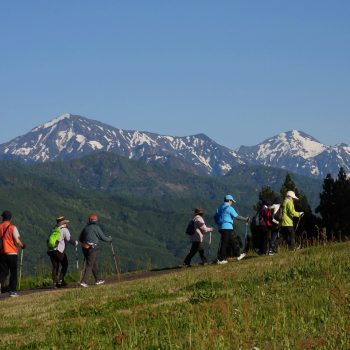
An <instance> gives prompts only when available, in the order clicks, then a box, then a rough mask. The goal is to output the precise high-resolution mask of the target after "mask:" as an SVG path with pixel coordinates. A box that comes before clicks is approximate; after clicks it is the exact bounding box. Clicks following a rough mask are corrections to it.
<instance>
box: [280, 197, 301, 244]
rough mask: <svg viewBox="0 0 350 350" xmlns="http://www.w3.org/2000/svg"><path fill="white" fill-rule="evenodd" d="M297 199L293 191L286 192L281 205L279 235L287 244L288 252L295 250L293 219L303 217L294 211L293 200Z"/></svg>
mask: <svg viewBox="0 0 350 350" xmlns="http://www.w3.org/2000/svg"><path fill="white" fill-rule="evenodd" d="M298 199H299V198H298V197H297V196H296V195H295V193H294V191H288V192H287V194H286V198H285V199H284V201H283V203H282V213H283V214H282V223H281V235H282V237H283V239H284V240H285V241H286V242H287V244H288V248H289V250H295V230H294V227H293V218H299V220H300V218H301V217H302V216H303V215H304V212H302V211H301V212H297V211H295V209H294V200H298Z"/></svg>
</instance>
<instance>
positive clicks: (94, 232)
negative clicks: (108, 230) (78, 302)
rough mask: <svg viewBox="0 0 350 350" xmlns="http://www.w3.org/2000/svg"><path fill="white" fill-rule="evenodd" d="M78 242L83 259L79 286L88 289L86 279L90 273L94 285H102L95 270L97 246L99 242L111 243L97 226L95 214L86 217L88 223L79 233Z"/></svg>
mask: <svg viewBox="0 0 350 350" xmlns="http://www.w3.org/2000/svg"><path fill="white" fill-rule="evenodd" d="M79 241H80V242H81V244H82V251H83V255H84V259H85V264H84V269H83V272H82V276H81V280H80V282H79V284H80V286H82V287H88V284H87V277H88V275H89V274H90V271H91V272H92V274H93V276H94V278H95V284H96V285H100V284H104V283H105V281H104V280H103V279H101V278H99V274H98V270H97V263H96V258H97V246H98V243H99V241H104V242H112V237H110V236H107V235H106V234H105V233H104V232H103V231H102V229H101V227H100V225H99V224H98V216H97V214H90V215H89V216H88V223H87V224H86V226H85V227H84V229H83V230H82V231H81V233H80V236H79Z"/></svg>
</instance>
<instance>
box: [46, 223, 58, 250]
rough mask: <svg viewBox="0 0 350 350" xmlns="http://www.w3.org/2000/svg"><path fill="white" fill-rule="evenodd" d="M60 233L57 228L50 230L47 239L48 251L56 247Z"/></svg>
mask: <svg viewBox="0 0 350 350" xmlns="http://www.w3.org/2000/svg"><path fill="white" fill-rule="evenodd" d="M60 236H61V231H60V228H59V227H55V228H53V229H52V231H51V233H50V235H49V238H48V239H47V247H48V248H49V249H51V250H52V249H55V248H56V247H57V246H58V242H59V240H60Z"/></svg>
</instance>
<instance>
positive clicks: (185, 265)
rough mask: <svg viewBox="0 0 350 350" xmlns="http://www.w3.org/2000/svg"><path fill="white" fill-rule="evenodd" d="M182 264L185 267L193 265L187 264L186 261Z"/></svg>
mask: <svg viewBox="0 0 350 350" xmlns="http://www.w3.org/2000/svg"><path fill="white" fill-rule="evenodd" d="M182 266H183V267H192V265H191V264H185V263H183V264H182Z"/></svg>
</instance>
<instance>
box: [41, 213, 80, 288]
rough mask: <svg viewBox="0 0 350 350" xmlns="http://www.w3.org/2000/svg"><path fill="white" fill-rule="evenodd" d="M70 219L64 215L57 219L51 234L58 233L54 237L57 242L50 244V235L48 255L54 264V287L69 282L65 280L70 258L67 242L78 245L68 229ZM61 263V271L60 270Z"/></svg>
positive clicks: (65, 284)
mask: <svg viewBox="0 0 350 350" xmlns="http://www.w3.org/2000/svg"><path fill="white" fill-rule="evenodd" d="M69 222H70V221H69V220H66V219H65V217H64V216H60V217H58V218H57V219H56V226H55V227H54V228H53V230H52V232H51V234H50V236H51V235H55V234H56V235H57V236H56V237H55V238H54V239H55V242H54V243H53V244H52V245H50V237H49V239H48V249H49V250H48V251H47V255H48V256H49V257H50V260H51V264H52V284H53V288H60V287H66V286H67V283H66V282H65V280H64V277H65V276H66V273H67V270H68V258H67V254H66V253H65V249H66V244H67V243H70V244H71V245H73V246H74V247H77V246H78V241H76V240H73V239H72V238H71V234H70V232H69V230H68V224H69ZM60 265H61V271H59V270H60Z"/></svg>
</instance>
